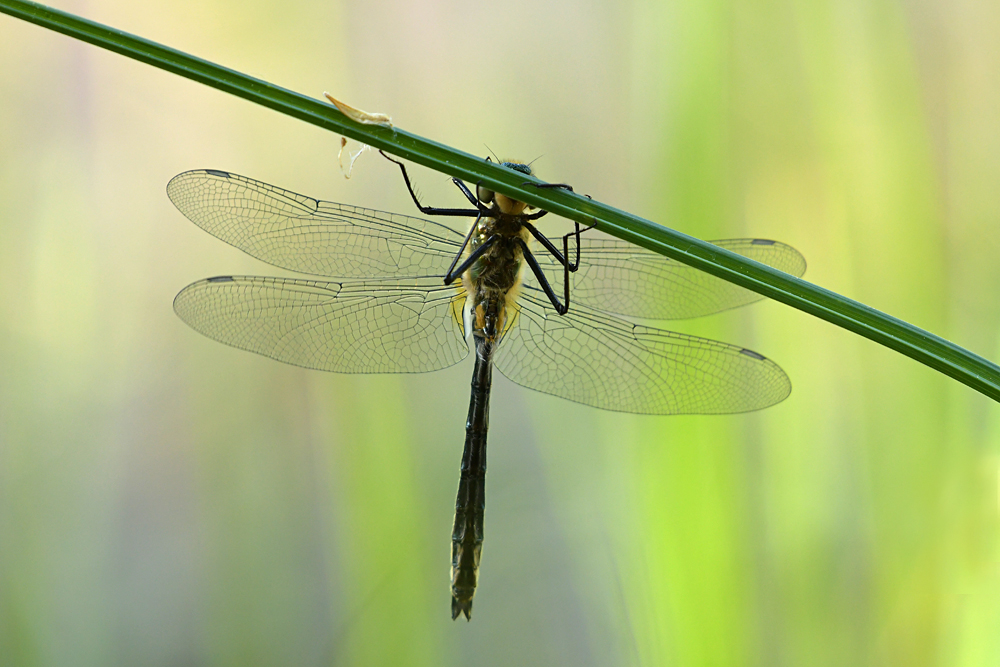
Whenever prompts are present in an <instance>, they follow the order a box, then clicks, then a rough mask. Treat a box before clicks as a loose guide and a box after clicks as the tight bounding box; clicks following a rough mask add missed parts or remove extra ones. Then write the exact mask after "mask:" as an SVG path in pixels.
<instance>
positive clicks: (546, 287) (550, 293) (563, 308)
mask: <svg viewBox="0 0 1000 667" xmlns="http://www.w3.org/2000/svg"><path fill="white" fill-rule="evenodd" d="M517 243H518V245H520V246H521V253H522V254H523V255H524V259H525V260H527V262H528V266H529V267H531V272H532V273H534V274H535V278H536V279H537V280H538V284H539V285H541V286H542V291H544V292H545V296H547V297H549V301H551V302H552V306H553V307H554V308H555V309H556V312H557V313H559V314H560V315H565V314H566V313H567V312H569V273H568V272H567V273H566V274H565V276H566V280H565V282H564V289H565V294H564V299H565V304H563V303H560V302H559V297H557V296H556V293H555V291H554V290H553V289H552V285H550V284H549V280H548V278H546V277H545V274H544V273H542V267H540V266H538V260H537V259H535V256H534V255H532V254H531V250H529V249H528V244H526V243H525V242H524V240H523V239H521V238H520V237H519V238H518V239H517Z"/></svg>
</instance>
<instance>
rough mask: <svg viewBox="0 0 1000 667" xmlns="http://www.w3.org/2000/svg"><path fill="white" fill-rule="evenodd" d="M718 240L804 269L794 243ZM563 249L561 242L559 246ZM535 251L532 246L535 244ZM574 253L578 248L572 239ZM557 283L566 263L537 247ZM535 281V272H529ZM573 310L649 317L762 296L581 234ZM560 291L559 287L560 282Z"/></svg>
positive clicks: (795, 271) (772, 262) (788, 268)
mask: <svg viewBox="0 0 1000 667" xmlns="http://www.w3.org/2000/svg"><path fill="white" fill-rule="evenodd" d="M711 243H714V244H715V245H717V246H719V247H721V248H725V249H726V250H730V251H732V252H735V253H737V254H739V255H743V256H744V257H749V258H750V259H754V260H756V261H758V262H760V263H762V264H766V265H768V266H771V267H774V268H776V269H778V270H780V271H784V272H785V273H790V274H792V275H793V276H801V275H802V274H803V273H805V271H806V261H805V259H804V258H803V257H802V255H801V254H799V251H797V250H796V249H795V248H793V247H791V246H788V245H785V244H784V243H779V242H777V241H770V240H767V239H728V240H723V241H711ZM560 249H561V246H560ZM533 251H534V249H533ZM570 253H572V254H574V259H575V250H574V246H573V240H572V239H570ZM534 254H535V257H536V258H537V259H538V262H539V264H541V265H542V267H543V269H544V270H545V273H546V276H547V277H548V279H549V282H550V283H552V284H553V286H557V285H561V284H562V280H563V270H562V266H561V265H560V264H559V263H558V262H556V260H555V259H554V258H553V257H552V256H551V255H550V254H548V253H547V252H545V251H544V250H541V249H539V250H537V251H534ZM525 281H526V282H527V283H528V284H531V285H533V286H537V281H536V280H535V277H534V276H533V275H531V274H530V272H529V273H528V274H527V275H526V277H525ZM571 281H572V282H571V283H570V284H571V290H570V311H571V312H572V310H573V308H574V304H577V303H579V304H583V305H586V306H590V307H591V308H596V309H598V310H603V311H606V312H609V313H617V314H619V315H626V316H628V317H641V318H645V319H651V320H679V319H685V318H689V317H701V316H702V315H710V314H712V313H717V312H719V311H722V310H728V309H729V308H736V307H737V306H742V305H745V304H748V303H752V302H754V301H759V300H761V299H763V298H764V297H762V296H761V295H760V294H757V293H756V292H751V291H750V290H748V289H744V288H742V287H738V286H736V285H734V284H732V283H729V282H726V281H725V280H722V279H720V278H716V277H715V276H712V275H709V274H707V273H705V272H704V271H699V270H698V269H695V268H692V267H690V266H688V265H686V264H681V263H680V262H677V261H675V260H672V259H667V258H666V257H663V256H662V255H657V254H656V253H654V252H650V251H649V250H646V249H644V248H640V247H639V246H637V245H633V244H631V243H628V242H627V241H622V240H619V239H609V238H595V237H589V238H588V237H581V239H580V269H579V271H577V272H576V273H575V274H572V276H571ZM556 293H557V294H559V293H561V290H560V289H559V288H557V289H556Z"/></svg>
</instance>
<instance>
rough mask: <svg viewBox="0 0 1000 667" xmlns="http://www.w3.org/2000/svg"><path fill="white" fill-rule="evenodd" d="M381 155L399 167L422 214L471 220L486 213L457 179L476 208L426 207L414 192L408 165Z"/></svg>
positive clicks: (454, 179)
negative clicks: (407, 168)
mask: <svg viewBox="0 0 1000 667" xmlns="http://www.w3.org/2000/svg"><path fill="white" fill-rule="evenodd" d="M379 153H382V157H384V158H385V159H386V160H388V161H389V162H392V163H394V164H396V165H399V170H400V171H401V172H403V180H404V181H405V182H406V189H407V190H408V191H409V193H410V197H411V198H412V199H413V203H414V204H416V205H417V208H418V209H420V212H421V213H423V214H424V215H451V216H456V217H464V218H471V217H472V216H475V215H481V214H482V213H484V212H485V211H483V209H482V208H481V207H480V206H478V203H477V202H476V200H475V198H474V197H473V196H472V193H471V192H469V191H468V190H469V189H468V188H467V187H465V183H462V182H461V181H459V180H458V179H457V178H453V179H452V181H455V182H456V184H460V185H459V189H460V190H462V193H463V194H465V195H466V197H468V198H469V201H471V202H472V203H473V204H477V206H476V208H474V209H468V208H435V207H433V206H424V205H423V204H421V203H420V200H419V199H417V194H416V193H415V192H414V191H413V185H412V184H411V183H410V176H409V174H407V173H406V165H404V164H403V163H402V162H400V161H399V160H396V159H394V158H391V157H389V156H388V155H386V153H385V151H382V150H380V151H379Z"/></svg>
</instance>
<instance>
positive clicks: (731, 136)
mask: <svg viewBox="0 0 1000 667" xmlns="http://www.w3.org/2000/svg"><path fill="white" fill-rule="evenodd" d="M635 26H636V29H635V32H636V39H635V44H636V45H637V46H636V47H635V51H634V56H633V57H634V68H635V77H634V81H635V87H636V89H637V93H636V94H637V96H638V97H640V98H642V99H641V101H640V102H638V103H636V104H635V107H636V108H642V109H644V110H646V112H645V113H647V114H648V115H647V117H648V118H652V119H655V120H654V122H652V123H648V124H647V125H646V126H643V127H642V128H641V130H639V132H640V133H645V132H648V131H649V130H653V132H654V133H655V134H657V136H658V143H660V144H661V146H662V151H661V156H662V161H661V163H660V164H659V165H658V169H656V170H651V172H650V176H649V177H648V179H649V180H648V182H646V183H644V186H645V190H646V191H647V192H649V193H651V194H650V197H651V198H652V200H653V202H654V204H655V207H656V208H657V210H660V211H663V212H664V213H663V214H662V215H661V216H658V217H662V218H663V219H669V220H672V221H675V223H676V224H677V226H678V227H679V228H681V229H685V230H688V231H690V232H691V233H693V234H695V235H698V236H700V237H702V238H705V237H708V238H712V237H715V236H720V237H724V236H729V235H740V233H741V227H742V222H743V221H744V220H746V219H748V218H750V219H752V222H765V223H767V224H771V225H773V224H774V221H773V220H766V221H763V220H758V219H756V218H759V217H761V216H767V215H774V216H776V217H778V218H780V217H781V215H782V213H783V212H784V211H786V210H795V211H797V212H798V213H801V214H805V215H807V216H808V215H811V216H813V217H815V218H818V222H819V224H817V225H816V227H817V229H818V233H819V234H820V237H821V238H820V239H817V245H819V244H822V245H823V246H824V247H825V248H826V249H827V250H828V253H829V254H828V255H827V257H828V258H830V257H835V256H837V255H839V256H840V260H841V261H840V262H839V264H838V265H837V266H835V267H829V266H828V267H826V269H825V270H826V271H827V272H830V271H832V273H831V274H830V275H831V276H832V277H833V282H834V283H835V284H840V285H845V286H851V287H852V289H849V290H847V291H848V293H855V294H858V295H860V296H861V298H862V300H863V301H865V302H868V303H875V304H879V303H895V304H902V308H903V310H904V312H906V313H907V318H912V319H913V320H915V321H918V322H921V323H922V324H924V325H926V326H927V327H928V328H929V329H931V330H936V331H947V330H948V326H947V325H948V315H949V312H948V311H949V303H950V302H951V303H953V302H955V301H956V300H961V299H962V298H964V297H963V295H964V294H965V293H966V291H967V290H968V289H969V287H970V286H969V285H968V284H964V285H956V286H955V288H954V293H949V291H948V285H949V283H948V273H947V271H946V266H947V264H948V262H949V259H950V257H949V256H948V253H949V250H950V246H949V244H948V242H947V236H948V234H949V233H950V231H951V230H950V228H949V227H948V226H947V225H946V219H945V216H944V212H945V205H944V201H945V198H946V193H945V192H944V191H943V183H944V180H945V179H943V178H942V176H941V175H940V174H938V173H936V172H935V162H934V145H933V141H934V137H933V136H932V134H931V129H930V128H931V122H930V119H929V118H928V117H927V113H926V110H925V107H926V104H927V100H926V99H925V98H924V97H923V96H922V93H923V92H924V91H922V89H921V81H920V73H919V71H918V67H917V65H918V63H917V60H916V57H917V56H916V48H915V45H914V40H915V36H914V35H913V34H912V32H911V22H910V17H908V16H907V15H905V14H904V8H903V7H902V6H900V5H899V4H897V3H893V2H884V1H881V0H877V1H876V2H861V1H858V0H849V1H848V2H840V1H837V2H819V3H817V2H798V1H797V2H793V3H791V4H789V3H780V2H775V1H767V0H765V1H764V2H759V3H755V4H754V6H753V7H752V8H750V7H745V6H743V5H741V4H740V3H733V2H728V1H727V0H713V1H711V2H686V1H681V2H678V3H674V4H673V5H671V6H670V7H669V8H667V7H665V6H663V5H662V4H661V3H651V2H641V3H638V4H637V5H636V16H635ZM789 50H791V51H793V52H794V51H797V52H798V53H800V54H801V59H800V60H789V59H788V58H787V54H788V52H789ZM654 73H659V74H660V76H659V77H654V76H653V74H654ZM994 120H996V119H995V118H994ZM790 165H791V166H790ZM803 200H805V202H806V203H807V206H803ZM994 217H995V211H994ZM720 223H722V224H726V225H727V226H726V227H725V228H721V229H720V228H718V227H717V225H718V224H720ZM713 225H716V226H713ZM753 228H754V229H760V227H759V226H754V227H753ZM991 231H992V233H993V234H996V233H997V232H998V230H997V228H996V227H994V228H993V229H992V230H991ZM800 247H802V248H803V250H805V251H806V255H807V256H812V255H810V253H809V252H808V246H807V245H805V244H803V245H801V246H800ZM813 270H814V271H815V269H813ZM814 275H815V274H814ZM897 276H907V277H908V278H907V279H906V280H899V279H896V277H897ZM819 282H821V283H827V282H830V281H829V280H824V279H820V280H819ZM987 289H990V287H987ZM991 293H994V294H995V289H992V290H991ZM991 330H995V328H994V329H991ZM723 337H725V336H723ZM744 339H745V337H744ZM794 347H795V345H794V343H793V346H792V348H791V349H789V348H788V347H783V348H782V353H783V354H785V355H788V354H792V355H795V354H797V353H799V351H798V350H795V349H794ZM798 347H800V348H801V351H802V352H804V351H805V349H806V346H802V345H799V346H798ZM810 347H812V348H814V347H815V345H812V346H810ZM760 349H765V350H766V349H769V348H768V347H767V346H766V345H763V346H761V347H760ZM853 357H857V358H858V359H859V360H860V363H859V364H853V363H851V362H850V361H849V360H850V359H851V358H853ZM812 361H813V362H814V363H813V364H812V366H811V368H812V369H814V370H815V371H816V372H817V373H818V374H819V375H820V376H821V375H823V374H826V375H827V376H828V377H826V378H822V377H813V378H811V379H812V380H816V381H819V382H820V383H821V384H823V385H827V384H828V383H830V384H832V385H840V386H841V387H842V389H843V391H840V392H836V393H834V394H831V395H829V396H820V397H815V396H810V395H809V394H808V392H806V393H805V394H803V393H802V392H800V393H799V394H798V395H797V398H798V400H799V409H798V410H797V411H796V412H794V413H793V412H791V411H784V410H782V409H781V408H780V407H779V408H777V409H775V410H772V411H768V412H767V413H764V414H761V415H754V416H751V417H748V418H746V420H745V421H744V428H742V429H737V428H735V427H734V422H732V421H730V422H725V423H723V422H711V423H709V422H707V421H702V420H692V419H683V420H672V421H670V422H669V423H666V422H655V423H652V422H648V423H646V425H645V426H644V427H643V431H644V434H643V435H644V438H643V440H645V441H647V442H649V443H650V446H649V447H647V448H644V449H643V450H642V456H641V459H642V463H641V468H640V469H639V470H637V473H636V474H637V478H638V479H639V480H640V484H641V486H640V490H639V491H638V492H637V495H638V498H639V501H638V502H639V503H640V504H641V511H640V514H641V516H642V517H643V518H641V519H639V520H638V523H639V524H640V525H641V527H642V530H644V531H645V532H646V534H647V535H648V538H647V540H646V541H645V542H644V543H636V544H639V545H641V547H642V548H643V552H642V553H638V554H633V555H632V558H633V562H632V564H633V565H636V563H639V564H641V565H637V566H636V568H637V569H638V570H641V571H642V572H643V574H644V576H642V577H630V578H629V580H630V588H631V590H630V591H629V593H630V594H629V596H628V598H629V599H630V600H632V601H634V602H635V609H634V613H633V614H632V615H631V616H632V618H634V619H640V620H638V621H637V623H636V632H637V635H638V638H639V639H638V643H639V645H640V647H641V650H640V653H641V654H642V655H643V656H644V657H645V658H646V661H647V662H648V663H649V664H661V663H667V664H684V665H793V664H809V665H830V666H831V667H832V666H834V665H848V664H849V665H868V664H872V665H876V664H878V665H884V664H898V665H904V664H905V665H938V664H948V665H960V664H969V665H981V664H995V661H994V662H992V663H991V662H989V661H987V662H984V661H983V658H984V657H985V656H989V655H992V656H997V657H1000V652H998V650H997V649H998V639H997V635H995V634H994V635H992V636H987V634H986V631H985V628H988V627H993V628H994V629H995V628H996V627H997V625H996V623H997V621H998V620H1000V614H998V607H997V604H996V599H997V592H998V587H997V572H996V565H997V559H996V537H997V535H996V530H997V526H996V508H995V507H993V508H989V509H987V510H985V511H984V508H983V507H982V498H983V497H986V498H993V497H994V496H995V495H996V493H995V491H994V492H993V493H991V492H990V488H991V487H995V485H996V472H997V471H996V470H992V469H989V462H990V461H994V462H995V460H996V457H995V456H994V457H987V458H985V459H983V458H982V457H980V456H978V455H977V449H978V447H977V442H981V439H982V437H983V436H984V435H985V434H984V433H983V432H982V431H981V430H980V431H979V433H976V432H975V429H969V428H961V427H959V428H956V427H955V426H954V425H955V424H956V422H961V421H962V418H963V416H967V415H968V409H967V408H965V407H964V405H963V404H964V403H966V402H967V401H968V396H966V395H960V394H959V393H958V392H951V393H949V391H948V389H947V386H946V384H945V383H944V382H942V380H941V378H940V377H937V376H934V375H932V374H928V373H926V372H924V371H923V370H922V369H919V368H917V367H916V366H912V365H907V366H905V367H904V366H899V367H896V366H893V367H892V369H891V371H887V368H886V366H887V359H886V357H885V355H884V354H883V352H882V351H881V350H879V349H876V348H873V347H872V346H869V345H863V344H859V341H857V340H851V341H843V340H837V339H831V345H830V347H829V358H826V359H813V360H812ZM824 380H825V381H824ZM800 384H801V381H800ZM817 399H819V400H817ZM809 410H811V411H812V414H808V412H807V411H809ZM779 413H780V415H779ZM817 414H819V415H824V414H825V415H828V416H827V417H826V419H825V420H818V419H817V417H816V415H817ZM817 421H826V423H827V425H828V427H829V428H828V429H826V430H824V431H821V432H814V433H809V425H810V424H815V423H817ZM796 422H798V424H796ZM789 434H794V435H795V437H794V438H793V439H794V441H797V442H799V443H801V445H802V451H795V452H792V451H789V450H788V449H787V448H782V447H781V446H780V444H779V443H781V442H783V441H788V440H789V438H788V435H789ZM692 442H700V443H712V442H714V443H716V444H715V445H714V446H702V447H700V448H695V447H689V446H687V445H686V443H692ZM744 452H746V453H744ZM741 459H742V460H741ZM984 461H985V462H984ZM984 468H985V469H984ZM808 471H812V472H808ZM804 474H805V475H807V476H806V477H805V478H803V475H804ZM817 493H819V494H821V495H822V496H824V497H825V499H826V502H825V503H823V504H817V501H816V499H815V496H816V495H817ZM956 515H958V516H961V517H964V518H963V519H962V520H961V521H959V522H958V523H957V524H956V522H955V516H956ZM810 535H812V536H813V537H814V538H815V539H816V542H814V543H812V544H810V543H809V536H810ZM803 542H805V543H803ZM972 582H979V583H981V584H985V586H986V587H985V588H982V589H979V590H978V591H975V592H973V591H969V592H970V595H964V594H958V595H956V590H958V591H962V590H963V589H967V588H968V587H969V586H970V584H971V583H972ZM989 600H993V602H988V601H989Z"/></svg>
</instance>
